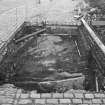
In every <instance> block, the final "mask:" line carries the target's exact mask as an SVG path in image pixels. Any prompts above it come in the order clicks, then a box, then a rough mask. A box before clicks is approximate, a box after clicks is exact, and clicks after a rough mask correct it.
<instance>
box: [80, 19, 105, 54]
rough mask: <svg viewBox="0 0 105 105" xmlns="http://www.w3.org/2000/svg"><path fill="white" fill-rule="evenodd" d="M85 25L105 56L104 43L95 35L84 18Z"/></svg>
mask: <svg viewBox="0 0 105 105" xmlns="http://www.w3.org/2000/svg"><path fill="white" fill-rule="evenodd" d="M81 21H82V23H83V25H84V26H85V28H86V29H87V30H88V32H89V33H90V35H91V37H92V38H93V40H94V41H95V42H96V44H97V45H98V47H99V48H100V49H101V50H102V52H103V53H104V54H105V45H104V44H103V43H102V41H101V40H100V39H99V38H98V36H97V35H96V34H95V32H94V31H93V30H92V29H91V28H90V26H89V25H88V24H87V22H86V21H85V20H84V18H82V19H81Z"/></svg>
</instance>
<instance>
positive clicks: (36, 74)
mask: <svg viewBox="0 0 105 105" xmlns="http://www.w3.org/2000/svg"><path fill="white" fill-rule="evenodd" d="M43 29H45V30H44V31H41V33H37V32H40V30H43ZM33 33H36V34H33ZM27 36H29V37H27ZM19 39H22V40H20V41H17V40H19ZM87 68H88V67H87V53H86V50H85V46H84V44H83V43H82V39H81V35H80V32H79V30H78V27H73V26H71V27H70V26H60V25H59V26H49V25H47V26H46V27H45V26H44V27H43V26H31V25H29V24H28V25H27V24H25V25H24V27H23V28H22V29H21V31H19V32H18V33H17V34H16V35H15V37H14V38H13V40H12V41H11V42H10V43H9V44H8V46H7V53H6V54H5V56H4V57H3V60H2V62H1V64H0V74H1V80H2V81H4V83H5V82H6V83H12V84H14V85H15V86H17V87H21V88H23V89H25V90H37V92H39V93H41V92H42V93H44V92H60V93H62V92H67V91H69V90H70V89H75V90H77V89H80V90H83V89H84V81H85V75H86V73H85V70H87Z"/></svg>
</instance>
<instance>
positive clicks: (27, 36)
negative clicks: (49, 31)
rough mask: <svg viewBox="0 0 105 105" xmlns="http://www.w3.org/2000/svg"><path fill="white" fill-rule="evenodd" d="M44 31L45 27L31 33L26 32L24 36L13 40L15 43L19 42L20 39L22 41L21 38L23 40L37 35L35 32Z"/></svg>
mask: <svg viewBox="0 0 105 105" xmlns="http://www.w3.org/2000/svg"><path fill="white" fill-rule="evenodd" d="M44 31H46V29H42V30H39V31H37V32H34V33H32V34H28V35H26V36H23V37H21V38H20V39H17V40H15V42H16V43H18V42H21V41H23V40H25V39H27V38H30V37H32V36H35V35H37V34H40V33H42V32H44Z"/></svg>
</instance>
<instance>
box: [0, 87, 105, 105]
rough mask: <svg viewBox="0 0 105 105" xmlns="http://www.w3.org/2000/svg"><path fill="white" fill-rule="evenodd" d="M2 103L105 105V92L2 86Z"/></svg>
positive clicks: (20, 104)
mask: <svg viewBox="0 0 105 105" xmlns="http://www.w3.org/2000/svg"><path fill="white" fill-rule="evenodd" d="M0 105H105V93H104V92H103V93H96V92H85V91H83V92H81V91H79V90H78V91H77V90H76V91H75V90H73V91H70V92H69V93H41V94H39V93H37V92H36V91H23V90H22V89H17V88H15V87H12V88H11V87H5V86H4V87H0Z"/></svg>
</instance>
